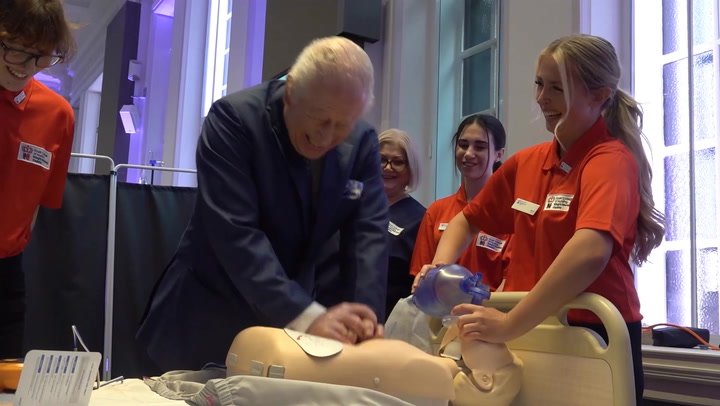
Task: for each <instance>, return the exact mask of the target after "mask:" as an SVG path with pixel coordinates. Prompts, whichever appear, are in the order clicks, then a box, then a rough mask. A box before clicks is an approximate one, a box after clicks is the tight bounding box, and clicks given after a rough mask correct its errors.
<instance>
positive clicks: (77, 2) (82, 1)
mask: <svg viewBox="0 0 720 406" xmlns="http://www.w3.org/2000/svg"><path fill="white" fill-rule="evenodd" d="M93 1H97V0H65V5H71V6H78V7H86V8H87V7H90V3H92V2H93Z"/></svg>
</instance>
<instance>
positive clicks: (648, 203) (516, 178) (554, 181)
mask: <svg viewBox="0 0 720 406" xmlns="http://www.w3.org/2000/svg"><path fill="white" fill-rule="evenodd" d="M619 80H620V66H619V63H618V59H617V55H616V53H615V49H614V48H613V46H612V45H611V44H610V43H609V42H608V41H607V40H605V39H603V38H600V37H596V36H590V35H574V36H570V37H565V38H561V39H558V40H556V41H554V42H553V43H551V44H550V45H549V46H548V47H547V48H546V49H545V50H544V51H543V52H542V53H541V54H540V57H539V59H538V62H537V68H536V78H535V85H536V92H535V97H536V100H537V103H538V105H539V106H540V109H541V110H542V113H543V115H544V117H545V122H546V128H547V129H548V131H550V132H551V133H553V134H554V135H555V137H554V139H553V141H552V142H547V143H543V144H540V145H536V146H534V147H531V148H528V149H526V150H523V151H520V152H518V153H517V154H515V155H514V156H512V157H510V158H509V159H508V160H507V162H505V163H504V164H503V166H502V167H501V168H500V170H499V171H498V172H497V173H496V174H495V175H494V176H493V177H492V178H491V179H490V181H489V182H488V184H487V186H486V187H485V188H484V189H483V190H482V191H481V192H480V193H479V194H478V195H477V196H476V197H475V199H473V201H472V202H471V203H470V204H469V205H468V206H467V207H466V208H465V209H464V210H463V212H462V213H461V214H458V215H457V216H456V217H455V218H454V219H453V220H452V221H451V222H450V224H449V225H448V228H447V230H446V231H445V233H444V235H443V237H442V239H441V240H440V244H439V245H438V249H437V251H436V253H435V257H434V258H433V261H432V263H451V262H454V260H455V259H456V258H457V257H458V256H459V255H460V253H461V252H462V250H463V249H464V248H465V247H466V246H467V244H468V242H469V241H470V239H471V238H472V236H474V234H475V233H476V232H477V230H479V229H483V230H486V231H488V232H491V233H497V234H502V233H512V234H513V240H512V241H513V247H512V248H513V255H512V259H511V261H510V264H509V266H508V268H507V270H506V274H505V286H504V289H505V290H508V291H529V293H528V295H527V296H526V297H525V298H524V299H523V300H522V301H520V303H518V305H517V306H516V307H515V308H514V309H513V310H511V311H510V312H509V313H502V312H499V311H497V310H495V309H491V308H485V307H482V306H473V305H461V306H458V307H456V308H455V309H454V310H453V312H454V313H455V314H458V315H461V316H460V317H459V319H458V325H459V327H460V331H461V335H462V337H464V339H471V340H472V339H477V340H483V341H489V342H505V341H509V340H512V339H514V338H516V337H519V336H521V335H523V334H525V333H526V332H527V331H529V330H531V329H532V328H533V327H535V326H536V325H538V324H539V323H541V322H542V321H543V320H544V319H545V318H546V317H548V316H549V315H551V314H553V313H554V312H556V311H557V310H558V309H559V308H560V307H562V306H563V305H564V304H566V303H567V302H568V301H570V300H571V299H572V298H574V297H575V296H577V295H578V294H580V293H582V292H594V293H597V294H600V295H602V296H604V297H606V298H607V299H608V300H610V301H611V302H612V303H613V304H614V305H615V306H616V307H617V308H618V310H619V311H620V313H621V314H622V316H623V318H624V319H625V322H626V323H627V326H628V332H629V334H630V341H631V347H632V355H633V361H634V368H635V386H636V395H637V399H638V401H640V400H641V399H642V393H643V373H642V353H641V344H640V341H641V340H640V332H641V319H642V315H641V314H640V302H639V300H638V295H637V292H636V290H635V285H634V281H633V272H632V268H631V266H630V263H631V261H632V262H633V263H636V264H641V263H643V262H644V261H646V260H647V258H648V255H649V253H650V251H652V250H653V249H654V248H655V247H657V246H658V245H659V244H660V243H661V242H662V239H663V236H664V232H665V230H664V216H663V215H662V214H661V213H660V212H658V211H657V210H656V209H655V207H654V203H653V197H652V191H651V187H650V185H651V178H652V174H651V169H650V164H649V162H648V160H647V158H646V156H645V153H644V150H643V146H642V129H641V123H642V111H641V109H640V106H639V105H638V103H637V102H636V101H635V100H634V99H633V98H632V97H631V96H630V95H629V94H627V93H625V92H624V91H622V90H621V89H619V88H618V82H619ZM431 268H432V265H426V266H424V267H423V269H422V271H421V274H424V272H426V271H427V270H428V269H431ZM568 320H569V322H571V323H572V324H575V325H582V326H585V327H588V328H591V329H593V330H595V331H597V332H598V333H599V334H600V335H601V336H604V338H605V339H606V340H607V333H606V332H605V329H604V328H603V326H602V324H600V321H599V319H597V317H596V316H594V315H593V314H591V313H589V312H583V311H578V312H571V313H570V314H569V315H568Z"/></svg>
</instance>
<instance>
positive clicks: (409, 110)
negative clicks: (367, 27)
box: [367, 0, 439, 205]
mask: <svg viewBox="0 0 720 406" xmlns="http://www.w3.org/2000/svg"><path fill="white" fill-rule="evenodd" d="M438 10H439V0H423V1H416V0H387V1H386V2H385V5H384V13H383V14H384V26H385V29H384V32H383V39H382V40H381V41H379V42H378V43H376V44H371V45H369V46H368V47H367V52H368V55H370V58H371V59H372V60H373V65H374V66H375V69H376V70H375V80H376V92H375V109H374V110H373V111H372V112H371V114H370V115H369V116H368V119H369V121H370V122H372V123H373V124H375V126H376V127H377V130H378V131H383V130H385V129H388V128H400V129H402V130H404V131H407V132H408V134H410V135H411V136H412V137H413V140H414V141H415V142H416V144H417V146H418V150H419V151H420V155H421V165H423V169H424V172H423V180H422V182H421V184H420V186H419V187H418V189H417V190H416V191H415V193H414V196H415V198H417V199H418V200H419V201H420V202H422V203H424V204H426V205H427V204H429V203H431V202H432V201H434V200H435V189H434V185H435V180H434V172H435V160H434V154H433V151H434V148H435V147H434V146H435V135H436V130H435V129H436V128H437V77H438V75H437V60H438V58H437V49H438V45H437V42H438V29H437V27H438V22H439V20H438ZM380 49H382V52H381V51H380ZM378 119H379V122H378Z"/></svg>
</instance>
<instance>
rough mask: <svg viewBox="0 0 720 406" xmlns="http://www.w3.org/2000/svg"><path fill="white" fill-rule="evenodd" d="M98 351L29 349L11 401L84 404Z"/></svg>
mask: <svg viewBox="0 0 720 406" xmlns="http://www.w3.org/2000/svg"><path fill="white" fill-rule="evenodd" d="M99 365H100V353H97V352H75V351H42V350H32V351H30V352H29V353H27V355H26V356H25V361H24V365H23V371H22V374H20V383H19V384H18V389H17V391H16V392H15V399H14V404H16V405H22V406H45V405H53V406H87V405H88V403H90V394H91V393H92V387H93V381H94V380H95V377H96V375H97V373H98V366H99Z"/></svg>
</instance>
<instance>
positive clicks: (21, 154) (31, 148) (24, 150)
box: [18, 142, 52, 170]
mask: <svg viewBox="0 0 720 406" xmlns="http://www.w3.org/2000/svg"><path fill="white" fill-rule="evenodd" d="M18 161H25V162H29V163H31V164H35V165H38V166H42V167H43V168H45V169H47V170H50V162H51V161H52V153H51V152H50V151H48V150H46V149H44V148H40V147H38V146H37V145H32V144H28V143H27V142H21V143H20V148H19V149H18Z"/></svg>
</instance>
